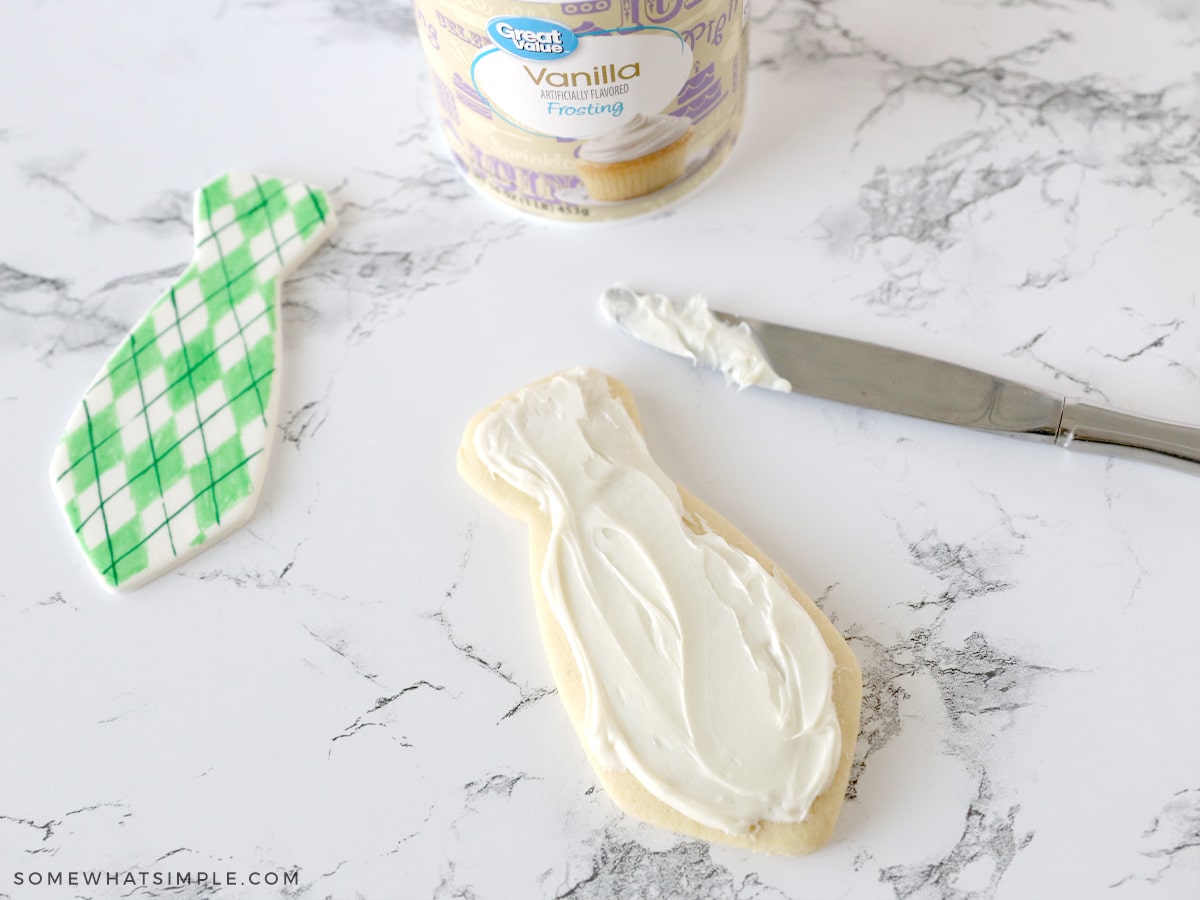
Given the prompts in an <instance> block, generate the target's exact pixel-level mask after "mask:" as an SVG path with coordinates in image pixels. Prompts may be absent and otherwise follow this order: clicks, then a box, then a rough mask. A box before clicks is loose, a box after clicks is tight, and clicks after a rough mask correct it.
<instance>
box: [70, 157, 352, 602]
mask: <svg viewBox="0 0 1200 900" xmlns="http://www.w3.org/2000/svg"><path fill="white" fill-rule="evenodd" d="M195 222H196V251H195V255H194V257H193V259H192V263H191V265H189V266H188V268H187V270H186V271H185V272H184V273H183V275H182V276H181V277H180V278H179V280H178V281H176V282H175V284H174V285H172V287H171V289H170V290H168V291H167V292H166V293H165V294H164V295H163V296H162V297H160V298H159V300H158V302H156V303H155V304H154V306H153V307H152V308H151V309H150V311H149V312H148V313H147V314H146V315H145V316H144V317H143V318H142V320H141V321H139V322H138V323H137V325H135V326H134V328H133V330H132V331H131V332H130V334H129V336H128V337H127V338H126V339H125V340H124V341H123V342H122V343H121V345H120V346H119V347H118V348H117V350H116V352H114V353H113V355H112V356H111V357H110V358H109V360H108V362H106V363H105V364H104V366H103V368H101V370H100V373H99V374H98V375H97V376H96V378H95V380H94V381H93V382H92V384H91V386H90V387H89V388H88V389H87V393H86V394H85V395H84V397H83V399H82V400H81V401H80V402H79V406H78V407H76V409H75V412H74V414H73V415H72V416H71V418H70V420H69V421H68V423H67V428H66V431H65V433H64V435H63V438H62V441H61V442H60V443H59V445H58V447H57V448H56V450H55V453H54V460H53V463H52V465H51V471H50V477H51V480H52V482H53V486H54V492H55V495H56V497H57V499H58V502H59V504H60V505H61V506H62V509H63V512H64V513H65V514H66V517H67V521H68V522H69V523H70V526H71V529H72V530H73V531H74V533H75V537H76V538H77V539H78V541H79V544H80V546H81V547H82V548H83V552H84V555H85V556H86V557H87V560H88V562H89V563H90V564H91V566H92V568H93V569H94V570H95V571H96V573H97V574H98V575H99V577H100V578H101V580H102V581H103V582H104V583H105V584H106V585H107V586H109V587H111V588H122V589H125V588H133V587H136V586H137V585H139V584H142V583H144V582H146V581H149V580H150V579H152V578H155V577H157V576H158V575H161V574H162V573H163V572H165V571H167V570H168V569H170V568H171V567H172V566H174V565H176V564H177V563H179V562H181V561H182V560H183V559H186V558H187V557H189V556H191V555H192V554H194V553H196V552H198V551H199V550H200V549H201V548H202V546H203V545H205V544H207V543H212V542H213V541H216V540H219V539H220V538H222V537H224V536H225V535H226V534H228V533H229V532H231V531H233V530H235V529H236V528H238V527H240V526H241V525H242V524H243V523H244V522H245V521H246V520H247V519H248V518H249V517H250V514H251V512H252V511H253V507H254V504H255V501H256V499H257V495H258V492H259V489H260V488H261V486H262V483H263V477H264V475H265V472H266V465H267V457H268V455H269V450H270V446H271V440H272V437H273V435H272V432H273V431H274V427H275V414H276V407H277V405H278V404H277V402H276V401H277V399H278V393H279V392H278V390H276V389H275V387H276V380H277V379H276V374H277V372H278V370H279V362H280V350H281V344H280V341H279V329H278V321H279V283H280V282H281V281H282V280H283V278H284V277H285V276H286V274H287V273H288V272H289V271H290V270H292V269H294V268H295V267H296V266H298V265H299V264H300V263H301V262H302V261H303V259H304V258H305V257H306V256H307V255H308V254H309V253H311V252H312V251H313V250H314V249H316V247H317V246H319V245H320V244H321V243H322V242H323V241H324V239H325V238H326V237H327V236H328V234H329V233H330V231H332V229H333V225H334V217H333V215H332V212H331V210H330V206H329V201H328V199H327V198H326V196H325V195H324V194H322V193H321V192H319V191H315V190H313V189H312V188H310V187H308V186H307V185H304V184H300V183H299V182H294V181H293V182H288V181H282V180H280V179H276V178H259V177H257V176H254V175H245V174H241V173H230V174H227V175H224V176H222V177H221V178H218V179H217V180H216V181H214V182H212V183H211V184H209V185H207V186H206V187H204V188H202V189H201V190H200V191H199V192H198V193H197V195H196V210H195Z"/></svg>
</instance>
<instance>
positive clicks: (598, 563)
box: [474, 369, 841, 834]
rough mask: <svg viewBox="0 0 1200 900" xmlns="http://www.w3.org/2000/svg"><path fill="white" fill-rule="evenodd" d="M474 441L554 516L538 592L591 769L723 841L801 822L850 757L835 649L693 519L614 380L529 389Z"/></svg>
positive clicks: (576, 378)
mask: <svg viewBox="0 0 1200 900" xmlns="http://www.w3.org/2000/svg"><path fill="white" fill-rule="evenodd" d="M474 447H475V451H476V453H477V455H478V457H479V459H480V460H481V461H482V463H483V465H484V466H485V467H486V468H487V469H488V470H490V471H491V472H492V473H493V474H494V475H495V476H497V477H499V478H500V479H502V480H503V481H505V482H507V483H508V484H510V485H512V487H513V488H515V489H516V490H518V491H520V492H521V493H522V494H526V495H528V496H530V497H532V498H534V499H535V500H536V501H537V503H538V506H539V507H540V509H541V510H542V512H543V513H544V514H545V515H546V516H547V517H548V519H549V523H550V540H549V546H548V547H547V550H546V558H545V563H544V565H543V568H542V570H541V573H540V579H541V588H542V591H543V593H544V595H545V598H546V601H547V603H548V604H549V607H550V610H551V611H552V613H553V615H554V617H555V619H556V620H557V621H558V624H559V625H560V626H561V628H562V630H563V633H564V634H565V635H566V639H567V642H568V643H569V644H570V647H571V652H572V653H573V654H574V658H575V662H576V664H577V665H578V667H579V671H580V673H581V675H582V677H583V686H584V690H585V695H586V705H585V710H584V716H583V723H582V730H583V732H584V740H585V741H586V742H587V745H588V749H589V752H590V755H591V756H592V758H593V759H594V760H595V761H596V762H597V763H599V764H600V765H601V766H603V767H604V768H607V769H613V770H618V771H629V772H632V773H633V775H634V776H635V777H636V778H637V779H638V781H640V782H641V783H642V784H643V785H644V786H645V787H646V789H647V790H648V791H649V792H650V793H651V794H653V795H654V796H655V797H657V798H658V799H660V800H662V801H663V802H664V803H666V804H668V805H669V806H671V807H673V808H674V809H676V810H678V811H679V812H681V813H683V814H684V815H686V816H688V817H689V818H691V819H693V820H695V821H697V822H700V823H702V824H704V825H708V826H710V827H712V828H717V829H721V830H723V831H726V832H728V833H731V834H745V833H747V832H749V831H751V830H753V829H754V827H755V826H756V825H757V824H758V823H760V822H765V821H770V822H783V823H789V822H798V821H801V820H802V819H804V817H805V815H806V814H807V813H808V810H809V807H810V806H811V805H812V802H813V800H814V799H816V797H817V796H818V795H819V794H820V793H821V792H822V791H823V790H825V788H826V787H827V786H828V785H829V784H830V781H831V779H832V778H833V775H834V771H835V770H836V768H837V765H838V759H839V753H840V750H841V733H840V730H839V726H838V719H837V713H836V709H835V707H834V703H833V696H832V687H833V671H834V659H833V655H832V654H831V653H830V651H829V649H828V647H827V646H826V644H825V642H824V640H823V638H822V637H821V633H820V631H819V630H818V628H817V626H816V625H815V623H814V622H813V620H812V619H811V618H810V617H809V615H808V613H807V612H806V611H805V609H804V607H803V606H802V605H801V604H800V603H799V602H798V601H797V600H796V599H795V597H793V596H792V595H791V593H790V592H789V591H788V588H787V586H786V585H785V584H784V582H783V581H782V580H781V579H780V578H779V577H778V576H775V575H773V574H772V573H770V572H768V571H766V570H765V569H763V567H762V566H761V565H759V563H758V562H757V561H755V560H754V559H752V558H751V557H750V556H748V555H747V554H745V553H743V552H742V551H741V550H738V549H737V548H735V547H733V546H732V545H731V544H730V543H729V542H728V541H726V540H725V539H724V538H723V537H721V536H719V535H717V534H715V533H713V532H711V531H709V530H708V529H707V527H706V526H705V525H704V523H703V522H698V521H695V520H694V518H693V517H689V516H688V514H687V513H686V512H685V510H684V506H683V502H682V500H681V498H680V495H679V490H678V488H676V486H675V484H674V483H673V482H672V481H671V479H670V478H669V477H668V476H667V475H666V474H665V473H664V472H663V471H662V470H661V469H660V468H659V467H658V465H657V464H656V463H655V462H654V460H653V459H652V458H651V457H650V454H649V451H648V450H647V448H646V444H645V441H644V440H643V438H642V435H641V433H640V432H639V431H638V429H637V427H636V426H635V424H634V422H633V420H632V418H631V417H630V415H629V413H628V411H627V410H626V408H625V406H624V404H622V403H621V401H620V400H618V399H617V398H615V397H614V396H613V395H612V393H611V391H610V389H609V384H608V381H607V379H606V378H605V376H604V375H603V374H601V373H599V372H596V371H593V370H587V369H576V370H573V371H571V372H568V373H564V374H562V375H559V376H556V377H554V378H553V379H551V380H549V381H545V382H541V383H539V384H535V385H533V386H531V387H528V388H525V389H524V390H522V391H519V392H518V393H517V394H514V395H513V396H512V397H509V398H508V399H506V400H505V401H503V402H502V403H501V404H500V405H499V406H498V407H497V408H496V410H495V411H494V412H492V413H491V414H490V415H489V416H488V417H487V418H485V419H484V420H483V421H482V422H481V423H480V425H479V426H478V428H477V430H476V431H475V435H474ZM685 517H686V520H685ZM689 523H691V524H692V525H694V526H696V527H697V528H698V529H699V530H700V533H696V531H695V530H693V528H692V527H689Z"/></svg>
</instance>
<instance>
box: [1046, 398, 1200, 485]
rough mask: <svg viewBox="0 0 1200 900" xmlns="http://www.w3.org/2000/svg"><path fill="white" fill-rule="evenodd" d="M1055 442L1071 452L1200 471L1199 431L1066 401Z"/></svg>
mask: <svg viewBox="0 0 1200 900" xmlns="http://www.w3.org/2000/svg"><path fill="white" fill-rule="evenodd" d="M1054 442H1055V443H1056V444H1058V445H1059V446H1060V447H1069V448H1070V449H1072V450H1088V451H1091V452H1094V453H1105V454H1107V455H1109V456H1118V457H1124V458H1129V459H1140V460H1143V461H1145V462H1153V463H1158V464H1160V465H1166V466H1170V467H1172V468H1175V469H1182V470H1185V471H1186V470H1191V471H1193V472H1196V471H1200V469H1198V468H1197V466H1200V428H1197V427H1194V426H1191V425H1182V424H1180V423H1177V422H1164V421H1163V420H1162V419H1150V418H1147V417H1145V416H1138V415H1134V414H1133V413H1127V412H1121V411H1120V410H1116V409H1108V408H1106V407H1103V406H1093V405H1092V404H1090V403H1073V402H1071V401H1067V403H1066V404H1065V405H1064V406H1063V416H1062V424H1061V425H1060V426H1059V429H1058V437H1057V438H1055V441H1054Z"/></svg>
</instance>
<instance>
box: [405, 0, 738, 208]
mask: <svg viewBox="0 0 1200 900" xmlns="http://www.w3.org/2000/svg"><path fill="white" fill-rule="evenodd" d="M415 10H416V17H417V22H418V25H419V30H420V34H421V39H422V43H423V45H424V49H425V53H426V57H427V59H428V61H429V65H430V71H431V74H432V77H433V82H434V92H435V96H436V100H437V105H438V111H439V113H440V117H441V121H442V127H443V132H444V134H445V137H446V140H447V143H448V145H449V148H450V151H451V153H452V155H453V157H454V160H455V162H456V163H457V165H458V167H459V168H460V169H461V170H462V172H463V174H464V175H465V176H466V177H467V179H468V180H469V181H471V182H472V183H473V184H475V185H476V186H477V187H479V188H481V189H482V190H483V191H485V192H486V193H487V194H489V195H491V196H494V197H497V198H499V199H500V200H503V201H505V202H506V203H508V204H510V205H512V206H515V207H517V208H519V209H521V210H523V211H526V212H531V213H534V214H536V215H541V216H546V217H549V218H555V219H563V220H576V221H578V220H602V219H613V218H623V217H627V216H630V215H637V214H641V213H645V212H650V211H652V210H654V209H657V208H659V207H661V206H664V205H666V204H668V203H671V202H674V201H675V200H677V199H679V198H680V197H682V196H684V195H685V194H686V193H688V192H689V191H691V190H693V189H694V188H695V187H696V186H697V185H698V184H700V183H701V182H702V181H704V180H705V179H706V178H708V177H709V176H710V175H712V174H713V173H714V172H715V171H716V169H717V168H718V167H719V166H720V165H721V163H722V162H723V161H724V160H725V158H726V157H727V156H728V154H729V152H730V150H731V149H732V147H733V143H734V141H735V140H736V137H737V133H738V131H739V129H740V127H741V120H742V107H743V100H744V95H745V67H746V56H747V45H746V31H745V7H744V0H692V2H690V3H688V2H685V0H620V2H617V0H584V2H574V3H561V4H560V3H547V2H537V0H526V2H517V3H505V2H500V0H416V4H415Z"/></svg>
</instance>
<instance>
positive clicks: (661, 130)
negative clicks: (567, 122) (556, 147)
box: [579, 113, 692, 163]
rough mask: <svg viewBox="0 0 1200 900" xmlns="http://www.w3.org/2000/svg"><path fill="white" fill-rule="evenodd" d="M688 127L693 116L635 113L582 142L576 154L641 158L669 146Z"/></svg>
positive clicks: (606, 159)
mask: <svg viewBox="0 0 1200 900" xmlns="http://www.w3.org/2000/svg"><path fill="white" fill-rule="evenodd" d="M691 127H692V120H691V119H689V118H687V117H686V116H644V115H642V114H641V113H635V114H634V116H633V118H632V119H630V120H629V121H627V122H625V123H624V124H622V125H620V126H618V127H617V128H614V129H613V130H612V131H606V132H604V133H603V134H601V135H599V136H598V137H594V138H592V139H591V140H590V141H588V142H587V143H585V144H584V145H583V146H581V147H580V148H579V158H580V159H583V160H587V161H588V162H594V163H618V162H627V161H629V160H631V159H640V158H641V157H643V156H649V155H650V154H651V153H654V152H655V151H657V150H662V149H663V148H664V147H669V146H671V144H673V143H675V142H676V141H677V140H679V139H680V138H681V137H683V136H684V134H686V133H687V130H688V129H689V128H691Z"/></svg>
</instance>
